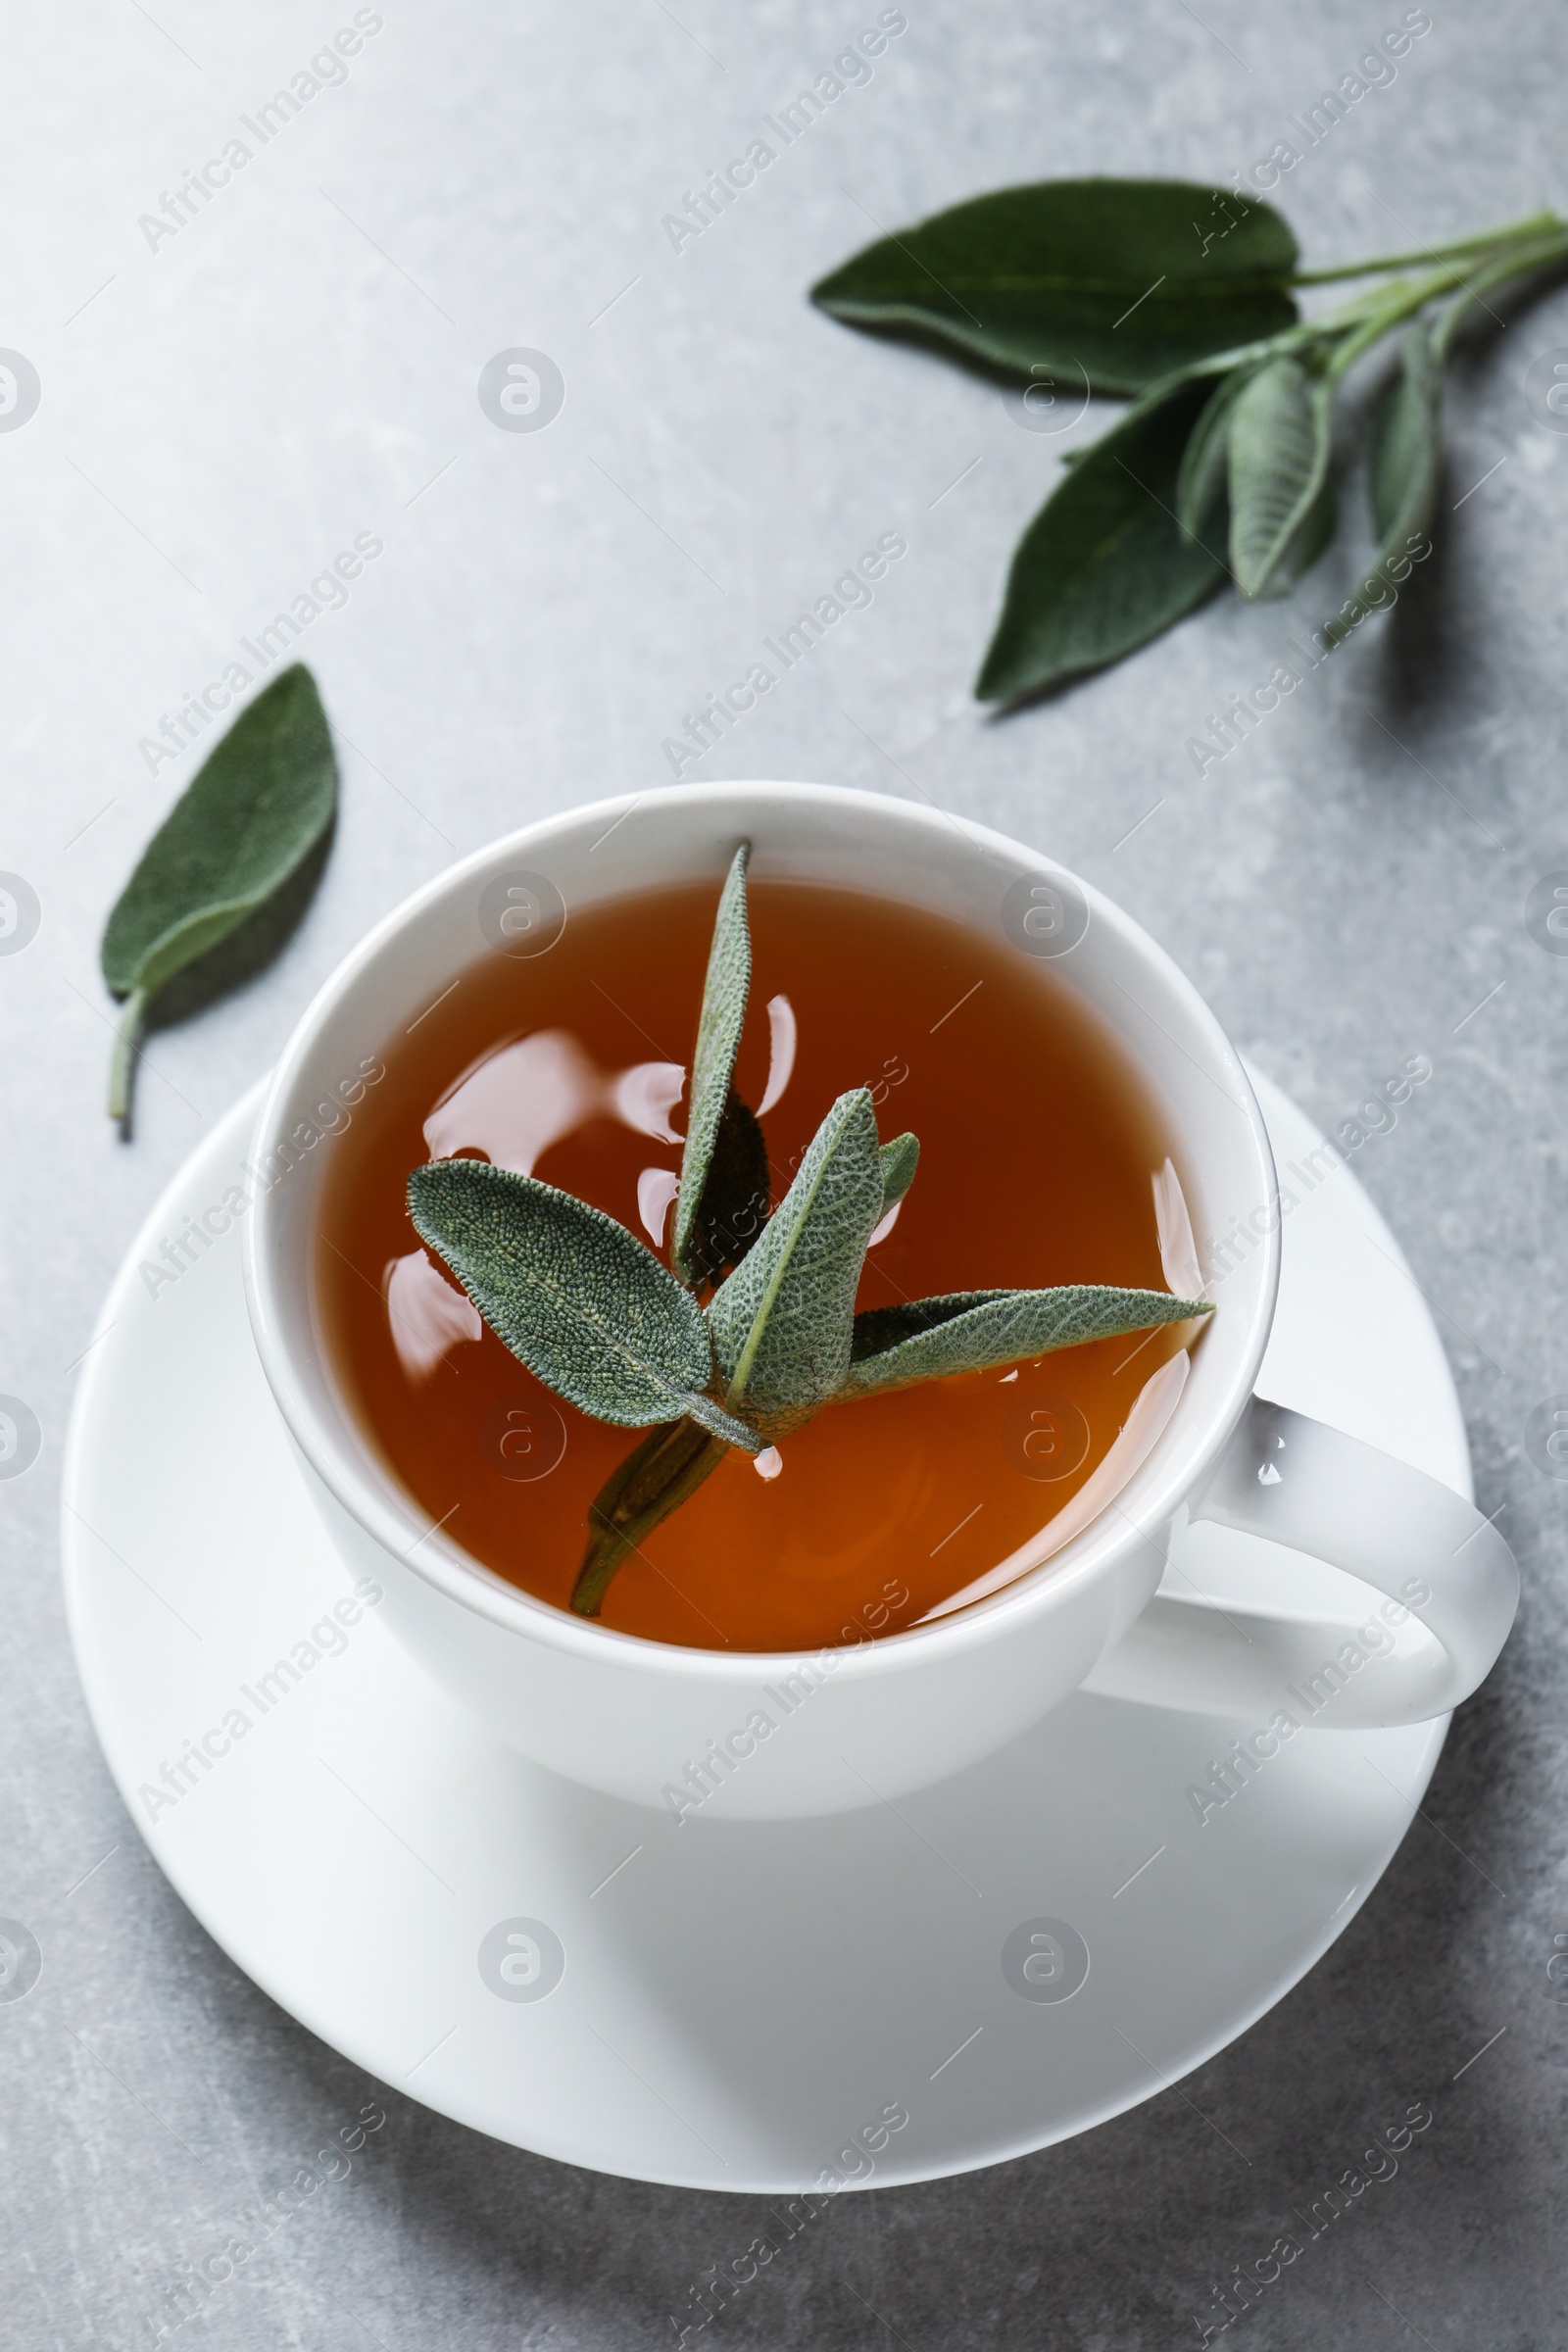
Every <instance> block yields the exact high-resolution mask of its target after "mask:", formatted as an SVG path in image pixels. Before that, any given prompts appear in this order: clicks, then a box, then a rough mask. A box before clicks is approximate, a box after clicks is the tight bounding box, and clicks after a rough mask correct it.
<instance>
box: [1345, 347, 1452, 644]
mask: <svg viewBox="0 0 1568 2352" xmlns="http://www.w3.org/2000/svg"><path fill="white" fill-rule="evenodd" d="M1442 472H1443V368H1442V365H1441V363H1440V361H1439V359H1438V356H1437V353H1436V351H1435V348H1434V339H1433V330H1432V329H1431V328H1429V327H1426V326H1412V327H1411V328H1410V329H1409V330H1408V332H1407V333H1406V334H1405V335H1404V337H1403V338H1402V340H1401V342H1400V345H1399V372H1398V375H1397V377H1396V379H1395V381H1394V382H1393V383H1392V384H1391V385H1390V387H1389V389H1388V391H1387V392H1386V393H1385V394H1384V395H1383V398H1382V400H1381V401H1380V402H1379V403H1378V408H1377V413H1376V416H1375V417H1374V418H1373V423H1372V448H1371V459H1370V476H1369V486H1370V490H1371V496H1372V523H1373V528H1374V529H1375V530H1376V532H1377V535H1378V539H1379V542H1380V544H1379V548H1378V555H1377V561H1376V563H1375V564H1373V565H1372V567H1371V569H1370V570H1369V571H1368V572H1367V574H1366V577H1365V578H1364V579H1363V580H1362V582H1361V585H1360V587H1359V588H1358V589H1357V590H1356V592H1355V594H1354V596H1353V597H1352V598H1351V599H1350V601H1349V603H1348V605H1347V606H1346V607H1345V608H1344V609H1343V610H1342V611H1341V612H1340V613H1337V614H1336V615H1335V617H1334V619H1333V620H1331V621H1330V622H1329V624H1328V628H1327V632H1326V633H1327V635H1328V638H1329V642H1330V643H1331V644H1333V645H1338V644H1340V643H1341V642H1342V641H1343V640H1344V639H1345V638H1346V637H1348V635H1349V633H1350V631H1351V630H1352V629H1353V628H1354V627H1355V625H1356V623H1357V622H1358V621H1361V620H1364V619H1365V618H1366V615H1367V614H1368V613H1371V612H1374V611H1376V610H1377V608H1378V607H1379V606H1382V605H1389V604H1392V603H1393V601H1394V596H1395V592H1396V590H1397V587H1398V585H1399V584H1401V583H1402V582H1403V581H1404V580H1406V579H1407V578H1408V577H1409V573H1410V562H1411V558H1412V557H1413V556H1414V554H1415V552H1416V550H1417V548H1418V547H1419V546H1420V544H1421V542H1422V540H1423V539H1424V538H1425V536H1426V532H1427V526H1428V525H1429V524H1430V522H1431V520H1432V516H1433V513H1434V510H1435V509H1436V506H1437V503H1438V484H1439V480H1440V479H1441V476H1442ZM1401 567H1402V568H1401Z"/></svg>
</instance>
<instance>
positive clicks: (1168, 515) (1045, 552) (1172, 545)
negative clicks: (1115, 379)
mask: <svg viewBox="0 0 1568 2352" xmlns="http://www.w3.org/2000/svg"><path fill="white" fill-rule="evenodd" d="M1210 383H1211V379H1210V378H1209V377H1207V376H1194V377H1189V378H1184V379H1183V380H1182V381H1180V382H1178V383H1176V384H1173V385H1168V386H1165V387H1163V388H1162V389H1161V390H1159V391H1157V392H1154V393H1152V394H1151V395H1150V396H1149V398H1148V399H1147V400H1143V401H1140V402H1139V403H1138V405H1137V406H1136V407H1135V408H1133V409H1131V410H1129V412H1128V414H1127V415H1126V416H1125V417H1123V418H1122V419H1121V421H1120V422H1119V423H1118V424H1116V425H1114V426H1113V427H1112V428H1111V430H1110V431H1109V432H1108V433H1106V434H1105V436H1104V437H1103V440H1100V441H1097V442H1096V443H1095V445H1094V447H1093V448H1092V449H1090V450H1087V451H1085V453H1084V454H1083V456H1082V458H1081V459H1080V461H1079V463H1078V464H1077V465H1076V466H1074V467H1073V469H1072V471H1071V472H1070V473H1069V474H1067V475H1066V477H1065V479H1064V480H1062V481H1061V482H1059V483H1058V484H1057V486H1056V488H1055V490H1054V492H1053V493H1052V496H1051V497H1050V498H1049V499H1048V500H1047V502H1046V504H1045V506H1044V507H1043V508H1042V509H1041V511H1040V513H1039V514H1038V515H1036V516H1035V519H1034V521H1033V522H1032V523H1031V524H1030V525H1029V528H1028V530H1027V531H1026V532H1025V533H1024V535H1023V538H1022V539H1021V540H1020V542H1019V544H1018V549H1017V553H1016V554H1015V555H1014V557H1013V559H1012V569H1011V571H1010V572H1009V574H1008V576H1007V589H1006V595H1005V599H1004V602H1003V608H1002V617H1001V619H1000V620H999V621H998V623H997V630H996V635H995V636H994V637H993V638H992V641H991V646H990V650H989V651H988V652H987V655H986V658H985V662H984V664H983V666H982V668H981V671H980V676H979V678H978V679H977V681H976V683H975V693H976V695H977V697H978V698H979V700H980V701H981V702H983V703H1000V702H1010V701H1011V700H1013V699H1014V698H1015V697H1016V696H1018V695H1022V694H1034V693H1038V692H1040V691H1041V690H1043V689H1044V688H1046V687H1049V686H1056V685H1059V684H1060V683H1061V682H1062V681H1063V680H1064V679H1066V678H1071V677H1076V676H1079V675H1081V674H1082V673H1083V672H1084V671H1086V670H1091V669H1100V668H1103V666H1104V664H1105V663H1106V662H1117V661H1120V659H1121V657H1122V656H1123V655H1124V654H1130V653H1132V652H1133V650H1134V648H1135V647H1137V646H1140V645H1147V644H1148V642H1149V640H1150V638H1151V637H1157V636H1158V635H1159V634H1160V632H1161V631H1162V630H1164V629H1168V628H1169V627H1170V626H1171V625H1172V623H1173V622H1174V621H1178V620H1180V619H1181V618H1182V617H1183V616H1184V614H1186V613H1191V612H1192V611H1193V609H1194V608H1195V606H1198V605H1201V603H1202V602H1203V600H1204V599H1205V597H1209V596H1212V595H1213V593H1214V591H1215V589H1216V588H1218V587H1219V586H1220V585H1221V584H1222V582H1223V581H1224V578H1225V565H1224V564H1223V563H1222V561H1221V560H1220V558H1219V557H1218V556H1217V555H1214V554H1211V553H1210V552H1209V551H1208V550H1207V549H1206V548H1202V547H1198V546H1195V545H1194V543H1193V542H1192V541H1191V540H1190V539H1188V538H1186V537H1185V536H1184V535H1183V533H1182V531H1181V529H1180V527H1179V525H1178V523H1177V521H1176V516H1175V513H1174V511H1173V510H1174V507H1175V502H1176V478H1177V475H1178V473H1179V471H1180V468H1181V460H1182V452H1183V450H1184V449H1185V448H1186V446H1187V437H1188V435H1189V433H1190V432H1191V431H1192V428H1193V425H1194V423H1195V421H1196V420H1197V417H1198V414H1199V412H1200V410H1201V408H1202V407H1203V405H1204V402H1205V401H1206V400H1207V398H1208V396H1209V390H1210Z"/></svg>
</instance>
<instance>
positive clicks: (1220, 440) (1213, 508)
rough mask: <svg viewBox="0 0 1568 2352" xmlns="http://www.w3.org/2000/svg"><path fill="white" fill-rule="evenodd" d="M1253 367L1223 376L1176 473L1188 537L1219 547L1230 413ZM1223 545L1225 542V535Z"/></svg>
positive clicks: (1178, 502)
mask: <svg viewBox="0 0 1568 2352" xmlns="http://www.w3.org/2000/svg"><path fill="white" fill-rule="evenodd" d="M1250 375H1251V370H1250V368H1232V369H1231V371H1230V373H1229V374H1228V375H1223V376H1221V378H1220V380H1219V383H1218V385H1217V386H1216V388H1215V390H1214V392H1213V393H1212V394H1211V396H1210V398H1209V401H1208V405H1207V407H1206V408H1205V409H1204V410H1203V413H1202V415H1201V417H1199V419H1198V422H1197V423H1196V424H1195V425H1194V427H1193V429H1192V432H1191V434H1190V436H1189V438H1188V442H1187V447H1186V450H1185V451H1184V453H1183V456H1182V463H1181V470H1180V472H1179V473H1178V474H1177V476H1176V519H1177V521H1178V522H1179V523H1180V524H1181V527H1182V530H1183V533H1184V534H1185V536H1186V537H1187V538H1189V539H1196V540H1197V541H1198V542H1199V543H1200V544H1201V546H1205V547H1213V548H1214V552H1215V553H1216V554H1217V553H1218V552H1219V549H1218V547H1217V546H1215V543H1214V536H1213V534H1214V529H1215V526H1216V525H1217V524H1218V523H1219V522H1220V520H1221V517H1222V515H1223V511H1224V506H1225V492H1226V476H1227V473H1228V471H1229V468H1230V431H1231V412H1232V410H1233V409H1234V408H1235V406H1236V403H1237V400H1238V399H1239V398H1240V396H1241V393H1242V391H1243V389H1244V387H1245V386H1246V385H1247V383H1248V382H1249V381H1250ZM1220 544H1221V545H1223V535H1222V536H1221V541H1220Z"/></svg>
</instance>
